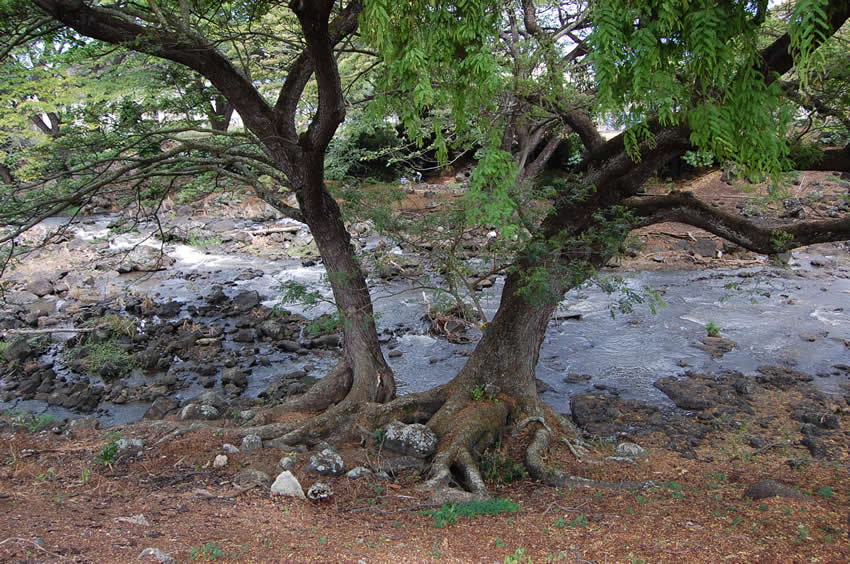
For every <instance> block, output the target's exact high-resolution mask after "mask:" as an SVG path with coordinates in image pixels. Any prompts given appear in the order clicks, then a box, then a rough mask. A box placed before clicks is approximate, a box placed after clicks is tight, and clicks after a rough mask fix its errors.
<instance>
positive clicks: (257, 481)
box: [233, 468, 272, 488]
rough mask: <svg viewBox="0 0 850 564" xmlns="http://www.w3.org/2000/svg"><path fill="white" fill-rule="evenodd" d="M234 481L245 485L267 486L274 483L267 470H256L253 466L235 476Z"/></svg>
mask: <svg viewBox="0 0 850 564" xmlns="http://www.w3.org/2000/svg"><path fill="white" fill-rule="evenodd" d="M233 483H234V484H236V485H237V486H243V487H244V486H253V485H258V486H263V487H266V488H267V487H269V485H270V484H271V483H272V479H271V478H270V477H269V475H268V474H266V473H265V472H261V471H259V470H254V469H253V468H246V469H245V470H242V471H241V472H239V473H238V474H236V475H235V476H233Z"/></svg>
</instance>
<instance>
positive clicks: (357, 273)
mask: <svg viewBox="0 0 850 564" xmlns="http://www.w3.org/2000/svg"><path fill="white" fill-rule="evenodd" d="M3 7H4V12H5V15H6V16H7V18H8V19H7V20H6V22H5V26H6V30H5V31H6V36H7V38H8V40H9V42H10V43H11V44H14V43H25V42H32V41H39V40H40V38H41V37H42V35H41V34H40V30H43V29H45V28H46V29H47V30H50V31H53V30H54V29H55V28H56V27H57V24H59V25H61V26H66V27H67V28H70V29H71V30H73V32H75V33H76V34H78V35H79V36H82V37H87V38H91V39H94V40H97V41H100V42H102V43H105V44H111V45H115V46H121V47H126V48H128V49H131V50H133V51H136V52H139V53H144V54H147V55H150V56H153V57H158V58H161V59H164V60H167V61H170V62H171V63H175V64H177V65H180V66H182V67H184V68H186V69H188V70H190V71H192V72H193V73H195V74H196V76H197V77H198V78H197V79H193V82H194V84H195V88H194V89H195V91H196V92H201V93H202V95H203V96H204V98H205V99H206V100H208V101H211V103H210V104H209V108H208V109H209V112H208V114H209V115H210V120H211V122H212V129H213V130H214V131H222V130H224V129H225V118H226V117H229V112H230V111H231V110H230V108H233V109H235V110H236V111H237V112H238V114H239V116H240V117H241V119H242V121H243V123H244V124H245V127H246V128H247V130H248V131H249V132H250V133H251V135H252V136H253V138H254V140H255V141H256V143H257V144H258V145H259V147H260V148H261V152H262V154H261V155H260V156H259V157H257V156H256V155H243V154H241V153H240V151H239V150H236V151H231V152H230V153H228V155H229V156H230V157H231V158H234V159H236V160H237V161H238V160H239V159H240V158H241V157H245V158H249V157H250V158H252V159H256V158H259V160H260V161H261V163H262V165H264V166H266V167H270V168H272V169H274V170H276V171H277V172H278V173H279V174H278V176H280V177H282V178H284V179H285V181H286V187H287V188H288V189H289V190H291V192H293V193H294V194H295V196H296V198H297V201H298V208H299V209H298V210H297V211H295V210H292V209H291V208H288V207H287V206H286V205H285V204H283V203H282V200H283V196H284V195H283V194H281V193H280V192H279V191H278V190H277V188H275V189H267V188H266V187H265V186H264V185H262V184H261V183H256V184H254V187H255V188H256V189H257V191H258V193H259V195H260V196H261V197H263V198H264V199H266V200H267V201H269V202H270V203H272V205H275V206H276V207H277V208H278V209H282V210H288V211H290V212H292V214H293V215H295V216H296V217H297V218H298V219H301V220H303V221H304V222H305V223H307V225H308V226H309V228H310V230H311V232H312V234H313V237H314V238H315V241H316V244H317V246H318V248H319V252H320V253H321V255H322V259H323V263H324V266H325V269H326V271H327V276H328V279H329V281H330V284H331V287H332V289H333V293H334V299H335V302H336V305H337V308H338V310H339V312H340V314H341V316H342V318H343V320H344V321H343V326H344V334H345V339H344V347H343V360H342V362H341V363H340V365H339V366H338V367H337V369H336V370H334V372H333V374H332V375H331V376H330V377H328V378H325V379H323V380H322V382H321V384H320V385H318V386H315V387H314V388H313V389H312V390H311V392H310V393H309V394H308V395H307V396H306V397H304V398H302V399H301V401H300V402H299V405H300V406H303V407H305V408H311V409H323V408H326V407H328V406H330V405H333V404H335V403H338V402H340V401H342V400H346V401H348V402H382V401H386V400H388V399H390V398H392V397H394V395H395V383H394V379H393V374H392V371H391V370H390V369H389V367H388V366H387V364H386V361H385V360H384V357H383V355H382V353H381V349H380V347H379V344H378V339H377V332H376V329H375V320H374V316H373V313H372V304H371V300H370V297H369V292H368V289H367V287H366V280H365V277H364V275H363V272H362V271H361V269H360V267H359V265H358V263H357V262H356V260H355V259H354V254H353V249H352V247H351V245H350V237H349V235H348V233H347V232H346V230H345V226H344V224H343V221H342V217H341V214H340V209H339V206H338V205H337V202H336V201H335V200H334V198H333V197H332V196H331V194H330V193H329V192H328V190H327V187H326V186H325V183H324V159H325V151H326V149H327V147H328V144H329V143H330V141H331V139H332V138H333V136H334V133H335V132H336V130H337V127H338V126H339V124H340V123H341V122H342V121H343V119H344V117H345V101H344V99H343V93H342V85H341V81H340V76H339V72H338V68H337V51H336V49H338V48H340V46H342V45H344V44H345V42H346V41H349V40H350V37H351V35H352V34H353V32H354V31H355V29H356V28H357V18H358V15H359V13H360V11H361V9H362V3H361V2H359V1H357V0H354V1H351V2H347V3H341V5H338V4H337V3H336V2H333V1H332V0H325V1H319V2H299V1H295V2H292V3H291V4H290V6H289V9H288V10H287V9H284V8H278V7H277V6H274V5H271V4H268V3H262V2H257V3H253V2H247V3H232V4H231V3H226V4H204V3H201V4H198V3H193V4H190V3H188V2H183V1H180V2H165V3H157V2H150V3H148V4H147V5H145V6H142V5H135V4H131V5H127V4H124V3H121V2H118V3H110V2H103V3H100V2H98V3H85V2H79V1H76V0H72V1H65V0H57V1H54V0H46V1H42V0H37V1H34V2H12V3H10V4H6V5H4V6H3ZM273 16H275V17H277V18H279V19H281V20H285V21H284V24H285V25H288V26H289V27H290V28H291V30H293V31H295V32H297V33H296V34H294V35H292V34H290V35H287V36H286V37H285V38H281V37H277V36H275V35H274V34H273V33H269V32H267V31H266V30H265V29H263V28H262V25H261V24H268V23H269V22H268V20H266V19H265V18H267V17H268V18H273ZM282 25H283V24H282ZM269 36H271V37H272V38H273V39H275V41H272V42H271V45H272V46H273V51H274V52H273V53H270V54H268V56H269V58H271V59H274V60H275V61H276V63H277V66H276V68H275V69H274V71H275V73H276V76H273V80H272V79H269V69H268V68H265V67H264V66H263V63H262V62H260V63H259V64H254V65H252V59H253V58H255V57H256V56H257V53H256V51H255V50H250V49H247V48H246V38H251V37H261V38H264V39H265V40H266V41H267V43H268V37H269ZM11 48H12V47H9V48H8V49H6V50H7V51H10V50H11ZM258 51H259V52H260V53H262V49H258ZM257 67H261V69H260V70H258V69H257ZM252 72H253V74H260V76H257V77H252ZM311 81H314V82H315V85H316V88H315V90H316V93H317V94H316V98H317V99H316V103H315V106H314V108H313V111H312V112H311V113H310V115H308V116H306V121H308V125H306V127H303V128H302V127H299V122H301V121H303V120H305V116H303V115H301V113H300V112H302V111H303V107H302V106H301V105H300V103H301V101H302V97H303V96H304V94H305V89H306V88H307V86H308V84H310V83H311ZM269 82H274V83H275V84H278V85H279V87H278V89H277V91H276V92H273V93H271V95H272V97H271V99H267V98H266V97H264V94H269V93H268V92H266V90H267V84H268V83H269ZM207 83H208V84H209V85H211V87H212V88H214V89H215V92H216V94H215V95H214V96H212V97H210V95H209V93H208V92H207V87H206V84H207ZM217 97H218V98H217ZM183 145H186V144H185V143H184V144H183ZM187 149H191V146H190V147H188V148H187V147H185V146H181V147H178V148H176V149H170V150H169V151H164V152H163V153H162V154H158V155H156V156H154V157H151V159H149V161H144V162H142V163H138V162H137V163H133V164H132V165H129V166H128V168H127V169H125V170H122V172H129V170H130V168H137V167H138V166H139V165H140V164H147V163H148V162H150V161H156V162H162V161H163V160H164V159H165V158H170V157H174V156H177V155H179V154H180V152H181V151H185V150H187ZM134 165H135V166H134ZM110 176H115V175H110ZM116 178H117V176H116ZM98 187H99V186H98V185H97V184H94V185H90V186H89V188H88V190H94V189H96V188H98ZM66 203H67V202H66ZM50 212H54V213H55V207H54V208H51V207H49V206H48V207H47V208H46V210H45V211H43V212H42V214H41V215H43V214H44V213H50ZM38 217H40V215H37V216H36V217H35V218H34V219H38ZM29 223H32V221H30V222H29Z"/></svg>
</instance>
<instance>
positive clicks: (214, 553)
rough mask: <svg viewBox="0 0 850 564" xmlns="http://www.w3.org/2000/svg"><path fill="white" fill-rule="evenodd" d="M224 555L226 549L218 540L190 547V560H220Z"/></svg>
mask: <svg viewBox="0 0 850 564" xmlns="http://www.w3.org/2000/svg"><path fill="white" fill-rule="evenodd" d="M222 556H224V551H223V550H222V549H221V547H220V546H219V545H218V543H217V542H212V541H210V542H208V543H206V544H205V545H203V546H194V547H192V548H190V549H189V560H218V559H219V558H221V557H222Z"/></svg>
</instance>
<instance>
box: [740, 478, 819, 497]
mask: <svg viewBox="0 0 850 564" xmlns="http://www.w3.org/2000/svg"><path fill="white" fill-rule="evenodd" d="M744 497H748V498H750V499H767V498H770V497H787V498H789V499H806V496H805V495H803V494H802V493H800V492H799V491H797V490H795V489H794V488H792V487H789V486H786V485H785V484H780V483H779V482H777V481H775V480H761V481H759V482H756V483H755V484H753V485H751V486H750V487H748V488H747V489H746V491H744Z"/></svg>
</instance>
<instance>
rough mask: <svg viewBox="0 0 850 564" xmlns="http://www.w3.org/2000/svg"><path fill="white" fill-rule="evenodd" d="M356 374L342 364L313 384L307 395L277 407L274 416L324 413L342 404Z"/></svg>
mask: <svg viewBox="0 0 850 564" xmlns="http://www.w3.org/2000/svg"><path fill="white" fill-rule="evenodd" d="M353 382H354V373H353V372H352V370H351V367H350V366H349V365H348V363H347V362H345V361H342V362H340V363H339V364H338V365H337V366H336V367H335V368H334V369H333V370H332V371H331V372H330V373H329V374H328V375H327V376H325V377H324V378H322V379H321V380H319V381H318V382H316V383H315V384H313V386H312V387H311V388H310V389H309V390H307V391H306V392H305V393H303V394H301V395H300V396H298V397H294V398H291V399H289V400H287V401H286V402H284V403H282V404H280V405H278V406H276V407H275V408H274V409H273V410H272V414H273V415H282V414H284V413H292V412H294V411H323V410H325V409H328V408H329V407H330V406H332V405H335V404H338V403H340V402H341V401H343V400H344V399H345V397H346V396H347V395H348V392H349V391H350V390H351V385H352V383H353Z"/></svg>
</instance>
